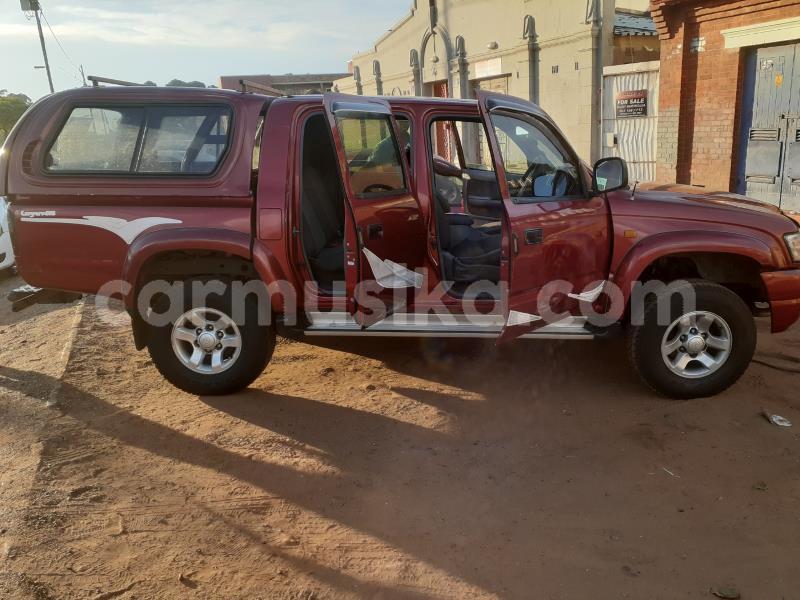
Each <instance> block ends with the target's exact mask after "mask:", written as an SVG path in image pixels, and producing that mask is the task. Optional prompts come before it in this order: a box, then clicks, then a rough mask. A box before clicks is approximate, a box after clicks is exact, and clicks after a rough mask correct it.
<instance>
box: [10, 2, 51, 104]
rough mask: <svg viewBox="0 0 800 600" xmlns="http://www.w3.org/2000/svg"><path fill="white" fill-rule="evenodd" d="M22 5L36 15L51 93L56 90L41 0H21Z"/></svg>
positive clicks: (23, 8)
mask: <svg viewBox="0 0 800 600" xmlns="http://www.w3.org/2000/svg"><path fill="white" fill-rule="evenodd" d="M19 4H20V7H21V8H22V10H23V11H25V12H33V14H34V15H35V16H36V27H37V28H38V29H39V42H40V43H41V44H42V56H43V57H44V68H45V70H46V71H47V83H49V84H50V93H51V94H52V93H53V92H55V91H56V90H55V88H53V75H52V74H51V73H50V61H49V60H47V47H46V46H45V44H44V33H43V32H42V20H41V19H40V18H39V12H40V11H41V7H40V6H39V0H20V2H19Z"/></svg>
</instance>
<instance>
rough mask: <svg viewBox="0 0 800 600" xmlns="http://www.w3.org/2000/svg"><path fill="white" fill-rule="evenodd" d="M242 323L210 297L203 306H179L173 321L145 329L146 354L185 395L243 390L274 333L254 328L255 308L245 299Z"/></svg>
mask: <svg viewBox="0 0 800 600" xmlns="http://www.w3.org/2000/svg"><path fill="white" fill-rule="evenodd" d="M246 301H247V305H246V306H245V319H244V322H243V323H236V322H235V321H234V320H233V318H232V317H231V314H232V309H231V302H230V299H229V298H227V296H226V297H219V296H210V297H209V298H208V299H207V300H206V301H205V306H189V305H188V303H187V305H186V306H185V307H184V309H185V310H184V312H183V313H182V314H181V315H180V316H179V317H178V318H177V319H175V320H174V322H172V323H170V324H168V325H165V326H163V327H150V330H149V332H148V343H147V349H148V351H149V352H150V356H151V357H152V359H153V363H154V364H155V366H156V368H157V369H158V370H159V372H160V373H161V374H162V375H163V376H164V378H165V379H166V380H167V381H169V382H170V383H171V384H172V385H174V386H175V387H177V388H180V389H182V390H184V391H186V392H189V393H190V394H197V395H206V396H213V395H223V394H231V393H233V392H237V391H239V390H242V389H244V388H246V387H247V386H248V385H250V384H251V383H252V382H253V381H254V380H255V379H256V378H257V377H258V376H259V375H260V374H261V373H262V372H263V371H264V368H265V367H266V366H267V364H268V363H269V360H270V358H271V357H272V352H273V350H274V348H275V329H274V327H272V326H269V325H259V324H258V304H257V302H256V300H255V299H253V298H248V299H247V300H246Z"/></svg>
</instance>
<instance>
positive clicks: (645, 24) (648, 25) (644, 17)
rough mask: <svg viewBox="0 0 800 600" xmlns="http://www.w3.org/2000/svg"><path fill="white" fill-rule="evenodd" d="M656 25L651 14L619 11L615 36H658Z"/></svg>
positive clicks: (616, 18) (616, 15)
mask: <svg viewBox="0 0 800 600" xmlns="http://www.w3.org/2000/svg"><path fill="white" fill-rule="evenodd" d="M656 34H657V32H656V24H655V23H654V22H653V18H652V17H651V16H650V15H649V14H642V13H630V12H623V11H617V12H616V14H615V15H614V35H656Z"/></svg>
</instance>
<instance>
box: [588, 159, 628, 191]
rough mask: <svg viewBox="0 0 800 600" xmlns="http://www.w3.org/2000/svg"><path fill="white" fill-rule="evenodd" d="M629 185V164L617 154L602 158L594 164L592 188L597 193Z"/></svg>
mask: <svg viewBox="0 0 800 600" xmlns="http://www.w3.org/2000/svg"><path fill="white" fill-rule="evenodd" d="M626 187H628V164H627V163H626V162H625V161H624V160H622V159H621V158H618V157H616V156H613V157H610V158H601V159H600V160H598V161H597V162H596V163H595V165H594V174H593V175H592V188H593V189H594V191H595V192H596V193H605V192H613V191H614V190H619V189H622V188H626Z"/></svg>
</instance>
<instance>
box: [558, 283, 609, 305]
mask: <svg viewBox="0 0 800 600" xmlns="http://www.w3.org/2000/svg"><path fill="white" fill-rule="evenodd" d="M605 286H606V282H605V281H604V282H602V283H601V284H600V285H598V286H597V287H596V288H594V289H593V290H589V291H587V292H583V293H582V294H567V296H569V297H570V298H574V299H575V300H580V301H581V302H594V301H595V300H597V299H598V298H599V297H600V294H601V293H602V292H603V288H604V287H605Z"/></svg>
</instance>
